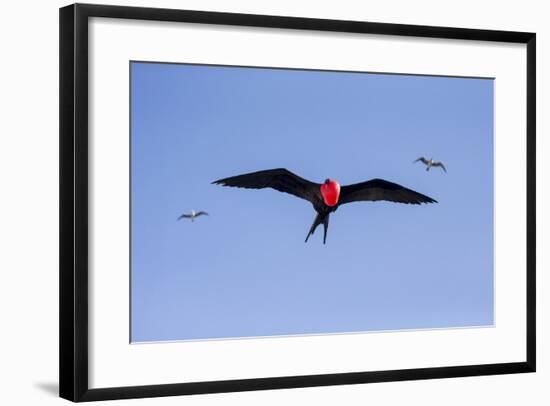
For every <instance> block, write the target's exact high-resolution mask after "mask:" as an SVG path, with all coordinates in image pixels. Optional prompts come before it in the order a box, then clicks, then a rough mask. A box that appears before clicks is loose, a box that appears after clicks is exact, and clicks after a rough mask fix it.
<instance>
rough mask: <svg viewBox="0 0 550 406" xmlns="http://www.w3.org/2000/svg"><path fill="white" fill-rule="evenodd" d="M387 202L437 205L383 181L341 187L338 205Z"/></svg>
mask: <svg viewBox="0 0 550 406" xmlns="http://www.w3.org/2000/svg"><path fill="white" fill-rule="evenodd" d="M376 200H387V201H389V202H396V203H407V204H421V203H437V200H434V199H432V198H431V197H428V196H426V195H423V194H421V193H418V192H415V191H414V190H411V189H407V188H406V187H404V186H401V185H398V184H397V183H392V182H388V181H387V180H383V179H372V180H369V181H367V182H362V183H355V184H353V185H347V186H342V188H341V190H340V203H339V204H345V203H351V202H361V201H376Z"/></svg>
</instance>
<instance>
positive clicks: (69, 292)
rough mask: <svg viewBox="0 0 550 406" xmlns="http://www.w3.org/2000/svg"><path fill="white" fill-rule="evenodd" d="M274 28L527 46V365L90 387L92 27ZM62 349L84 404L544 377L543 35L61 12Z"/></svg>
mask: <svg viewBox="0 0 550 406" xmlns="http://www.w3.org/2000/svg"><path fill="white" fill-rule="evenodd" d="M90 17H106V18H118V19H134V20H155V21H172V22H186V23H199V24H203V23H204V24H221V25H236V26H247V27H270V28H282V29H300V30H315V31H328V32H347V33H363V34H379V35H398V36H415V37H428V38H442V39H461V40H473V41H496V42H508V43H520V44H526V48H527V61H526V62H527V65H526V66H527V69H526V78H527V106H526V108H527V196H526V201H527V213H526V219H527V241H526V244H527V257H526V265H527V273H526V282H527V284H526V286H527V304H526V306H527V323H526V326H525V328H526V339H527V343H526V348H527V352H526V354H525V361H523V362H514V363H498V364H482V365H460V366H452V367H436V368H419V369H402V370H390V371H375V372H354V373H335V374H324V375H308V376H280V377H269V378H257V379H242V380H227V381H211V382H187V383H178V384H162V385H146V386H131V387H115V388H99V389H97V388H95V389H90V388H89V385H88V19H89V18H90ZM59 21H60V61H59V63H60V76H59V82H60V108H59V111H60V117H59V120H60V130H59V131H60V252H59V257H60V277H59V284H60V285H59V286H60V297H59V303H60V313H59V317H60V329H59V337H60V347H59V354H60V358H59V364H60V365H59V367H60V374H59V392H60V396H61V397H62V398H65V399H68V400H71V401H75V402H81V401H95V400H107V399H127V398H145V397H157V396H174V395H190V394H202V393H219V392H237V391H249V390H262V389H278V388H298V387H314V386H326V385H345V384H359V383H371V382H386V381H402V380H418V379H434V378H450V377H464V376H477V375H494V374H510V373H520V372H534V371H535V369H536V325H535V316H536V310H535V301H536V290H535V283H536V282H535V281H536V270H535V259H536V251H535V245H536V244H535V243H536V242H535V238H536V237H535V209H536V207H535V193H536V191H535V176H536V174H535V167H536V161H535V157H536V153H535V121H536V115H535V114H536V113H535V110H536V106H535V103H536V96H535V92H536V68H535V65H536V63H535V62H536V35H535V34H534V33H528V32H509V31H490V30H477V29H464V28H449V27H433V26H418V25H402V24H383V23H370V22H359V21H340V20H327V19H312V18H296V17H281V16H268V15H247V14H233V13H220V12H204V11H187V10H171V9H156V8H140V7H121V6H106V5H91V4H73V5H69V6H66V7H63V8H61V9H60V20H59Z"/></svg>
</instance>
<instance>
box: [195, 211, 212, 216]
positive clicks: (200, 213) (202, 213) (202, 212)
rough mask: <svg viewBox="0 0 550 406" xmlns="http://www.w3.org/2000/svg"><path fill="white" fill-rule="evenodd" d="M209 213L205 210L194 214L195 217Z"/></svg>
mask: <svg viewBox="0 0 550 406" xmlns="http://www.w3.org/2000/svg"><path fill="white" fill-rule="evenodd" d="M209 215H210V214H208V213H207V212H205V211H199V212H198V213H197V214H195V217H199V216H209Z"/></svg>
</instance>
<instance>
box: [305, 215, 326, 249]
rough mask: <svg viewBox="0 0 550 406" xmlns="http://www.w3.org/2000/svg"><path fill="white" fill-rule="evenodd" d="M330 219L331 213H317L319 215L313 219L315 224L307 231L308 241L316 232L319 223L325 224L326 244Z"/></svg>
mask: <svg viewBox="0 0 550 406" xmlns="http://www.w3.org/2000/svg"><path fill="white" fill-rule="evenodd" d="M328 219H329V214H326V215H324V216H323V215H321V214H320V213H317V216H316V217H315V220H314V221H313V224H312V225H311V228H310V229H309V233H307V237H306V241H305V242H307V240H308V239H309V237H310V236H311V235H313V233H315V229H316V228H317V226H318V225H319V224H323V227H324V233H323V244H326V242H327V231H328Z"/></svg>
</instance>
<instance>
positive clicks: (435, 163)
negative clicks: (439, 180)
mask: <svg viewBox="0 0 550 406" xmlns="http://www.w3.org/2000/svg"><path fill="white" fill-rule="evenodd" d="M418 161H421V162H422V163H423V164H424V165H426V170H427V171H429V170H430V168H431V167H432V166H440V167H441V169H443V170H444V171H445V173H447V169H446V168H445V165H443V162H438V161H434V160H433V158H430V159H426V158H424V157H423V156H421V157H420V158H418V159H416V160H415V161H414V162H413V164H414V163H416V162H418Z"/></svg>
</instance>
